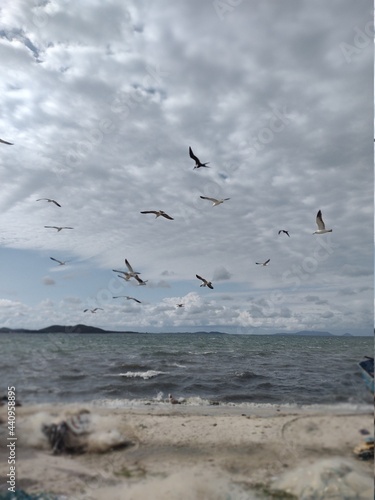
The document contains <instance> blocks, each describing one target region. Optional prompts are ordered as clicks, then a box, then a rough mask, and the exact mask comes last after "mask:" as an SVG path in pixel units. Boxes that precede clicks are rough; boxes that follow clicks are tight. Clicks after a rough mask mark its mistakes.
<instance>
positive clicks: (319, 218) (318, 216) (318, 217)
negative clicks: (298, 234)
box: [313, 210, 332, 234]
mask: <svg viewBox="0 0 375 500" xmlns="http://www.w3.org/2000/svg"><path fill="white" fill-rule="evenodd" d="M316 223H317V225H318V228H319V229H318V230H317V231H314V232H313V234H324V233H332V229H326V226H325V224H324V222H323V219H322V212H321V210H319V212H318V213H317V214H316Z"/></svg>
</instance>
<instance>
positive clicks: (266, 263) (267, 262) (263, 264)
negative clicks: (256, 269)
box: [255, 259, 271, 266]
mask: <svg viewBox="0 0 375 500" xmlns="http://www.w3.org/2000/svg"><path fill="white" fill-rule="evenodd" d="M270 260H271V259H268V260H266V261H265V262H255V264H258V266H268V264H269V263H270Z"/></svg>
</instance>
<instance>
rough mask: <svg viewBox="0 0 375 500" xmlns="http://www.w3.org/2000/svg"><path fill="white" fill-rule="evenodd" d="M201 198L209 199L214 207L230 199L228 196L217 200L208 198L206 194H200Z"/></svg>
mask: <svg viewBox="0 0 375 500" xmlns="http://www.w3.org/2000/svg"><path fill="white" fill-rule="evenodd" d="M201 198H202V200H210V201H212V206H213V207H216V205H220V203H224V201H227V200H230V198H223V199H220V200H217V199H216V198H209V197H208V196H201Z"/></svg>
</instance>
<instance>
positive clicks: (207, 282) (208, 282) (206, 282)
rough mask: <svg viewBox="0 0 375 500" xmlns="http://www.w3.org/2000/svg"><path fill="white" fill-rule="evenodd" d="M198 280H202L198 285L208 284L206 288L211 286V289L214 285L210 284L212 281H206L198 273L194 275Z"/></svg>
mask: <svg viewBox="0 0 375 500" xmlns="http://www.w3.org/2000/svg"><path fill="white" fill-rule="evenodd" d="M195 276H196V277H197V278H198V279H199V280H201V281H203V283H202V284H201V285H200V286H208V288H211V290H213V289H214V287H213V286H212V283H211V281H207V280H205V279H204V278H202V277H201V276H199V275H198V274H196V275H195Z"/></svg>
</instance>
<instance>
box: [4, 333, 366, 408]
mask: <svg viewBox="0 0 375 500" xmlns="http://www.w3.org/2000/svg"><path fill="white" fill-rule="evenodd" d="M0 342H1V354H0V380H1V386H0V391H1V393H2V394H4V395H5V394H6V392H7V387H8V386H14V387H15V388H16V392H17V397H18V399H19V400H20V401H21V402H25V403H43V402H60V403H66V402H82V401H86V402H88V401H95V402H98V403H100V402H102V403H103V404H110V402H111V401H112V402H113V401H116V402H117V403H118V404H119V403H120V402H123V404H124V405H126V404H134V403H135V402H138V403H142V404H150V403H161V404H163V403H165V401H166V400H167V398H168V394H169V393H172V394H173V396H174V397H175V398H177V399H180V400H181V401H184V403H185V404H190V405H193V404H219V405H227V404H229V405H246V404H254V403H257V404H271V405H282V404H287V405H317V404H318V405H350V406H353V405H357V406H358V405H362V404H365V405H366V404H369V403H371V402H372V397H371V394H370V393H369V392H368V391H367V389H366V387H365V384H364V382H363V380H362V377H361V371H360V369H359V367H358V362H359V361H361V360H362V359H363V357H364V356H366V355H367V356H372V355H373V354H372V353H373V339H372V337H346V336H345V337H333V336H332V337H328V336H327V337H317V336H316V337H313V336H308V337H300V336H279V335H262V336H260V335H228V334H216V333H215V334H210V333H200V334H195V333H186V334H182V333H178V334H167V333H165V334H162V333H161V334H136V333H134V334H73V333H71V334H67V333H54V334H2V335H1V336H0ZM1 393H0V395H2V394H1Z"/></svg>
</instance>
